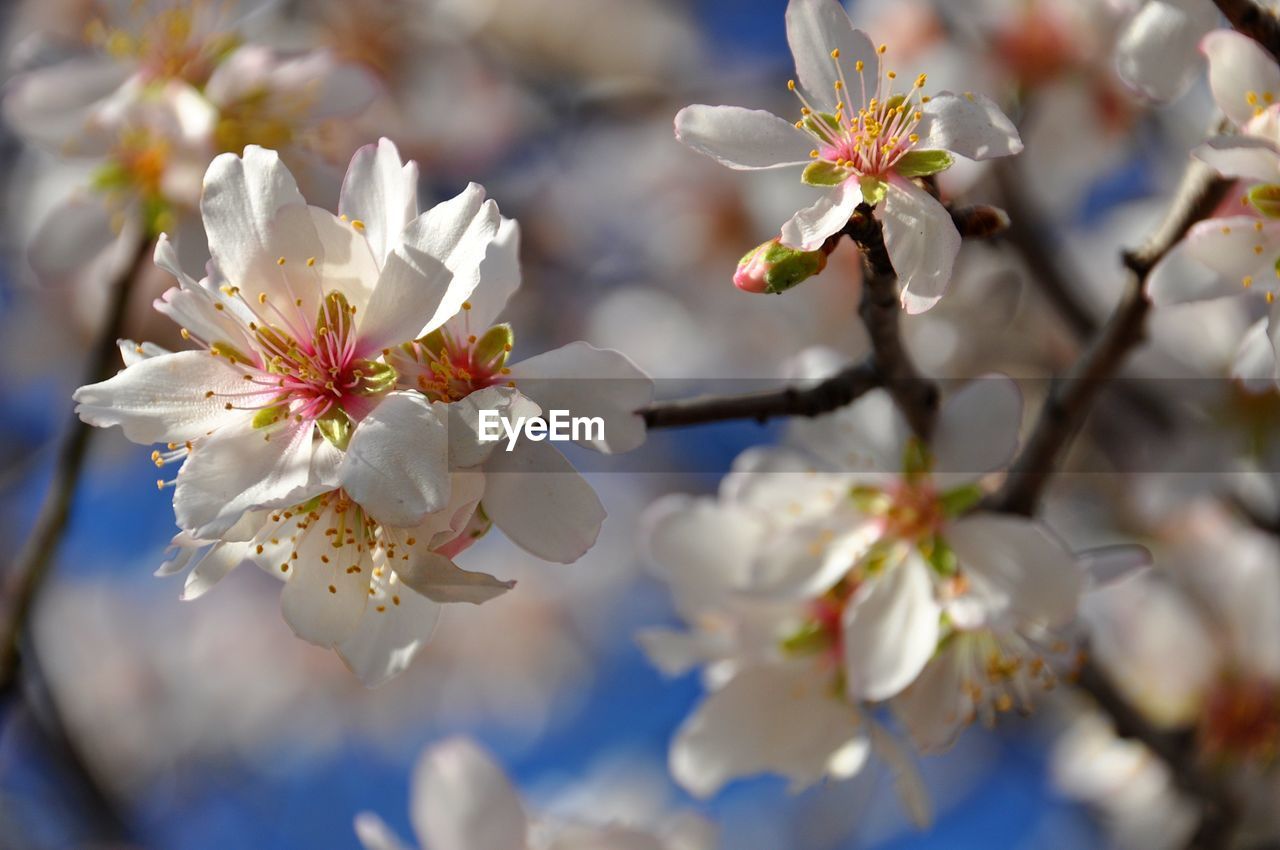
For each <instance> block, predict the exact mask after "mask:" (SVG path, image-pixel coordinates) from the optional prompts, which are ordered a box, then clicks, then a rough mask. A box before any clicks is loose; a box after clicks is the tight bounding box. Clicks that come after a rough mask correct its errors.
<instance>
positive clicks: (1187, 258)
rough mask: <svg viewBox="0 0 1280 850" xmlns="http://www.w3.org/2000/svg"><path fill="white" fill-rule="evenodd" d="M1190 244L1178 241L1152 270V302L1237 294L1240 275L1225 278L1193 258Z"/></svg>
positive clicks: (1163, 303)
mask: <svg viewBox="0 0 1280 850" xmlns="http://www.w3.org/2000/svg"><path fill="white" fill-rule="evenodd" d="M1208 223H1211V222H1208ZM1189 244H1190V243H1189V241H1188V239H1185V238H1184V239H1182V240H1181V241H1179V242H1178V243H1177V244H1175V245H1174V246H1173V247H1172V248H1171V249H1170V250H1169V252H1168V253H1167V254H1165V255H1164V257H1163V259H1161V260H1160V262H1158V263H1156V267H1155V268H1154V269H1152V270H1151V276H1150V277H1149V278H1148V280H1147V294H1148V295H1150V296H1151V303H1153V304H1155V305H1156V306H1158V307H1160V306H1169V305H1173V304H1186V303H1188V302H1191V301H1207V300H1209V299H1212V298H1221V297H1223V296H1226V295H1239V294H1240V292H1241V286H1240V278H1238V277H1237V278H1228V277H1225V276H1224V275H1221V274H1218V273H1217V272H1214V271H1212V270H1210V269H1209V268H1207V267H1206V266H1205V265H1204V264H1203V263H1201V262H1198V261H1196V260H1195V259H1194V258H1192V257H1191V255H1190V250H1189Z"/></svg>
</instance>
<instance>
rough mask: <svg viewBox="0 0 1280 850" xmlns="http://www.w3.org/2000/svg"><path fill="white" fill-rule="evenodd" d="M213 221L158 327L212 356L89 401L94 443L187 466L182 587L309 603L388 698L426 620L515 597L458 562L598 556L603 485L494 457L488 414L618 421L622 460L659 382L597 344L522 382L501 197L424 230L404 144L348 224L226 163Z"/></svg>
mask: <svg viewBox="0 0 1280 850" xmlns="http://www.w3.org/2000/svg"><path fill="white" fill-rule="evenodd" d="M202 209H203V213H204V220H205V224H206V228H207V231H208V234H209V242H210V247H211V250H212V253H213V261H212V262H211V263H210V265H209V275H208V276H207V277H206V278H204V279H203V280H200V281H198V282H197V281H196V280H195V279H194V278H192V277H190V276H188V275H186V274H185V273H184V272H183V271H182V270H181V269H180V268H179V267H178V264H177V262H176V259H175V257H174V255H173V249H172V245H171V244H170V243H169V242H168V241H167V240H166V239H164V238H163V237H162V238H161V240H160V242H159V244H158V246H157V262H158V263H159V264H160V265H161V266H162V267H163V268H165V269H166V270H168V271H169V272H170V273H172V274H173V275H174V276H175V277H177V278H178V281H179V285H178V286H177V287H174V288H173V289H170V290H169V291H168V292H166V293H165V295H164V296H163V297H162V298H160V299H158V300H157V302H156V307H157V309H158V310H160V311H161V312H162V313H165V314H166V315H168V316H169V317H170V318H172V319H174V320H175V321H176V322H178V323H179V324H180V326H181V327H182V329H183V336H184V337H185V338H187V339H190V340H191V341H193V342H195V343H196V344H197V345H198V346H199V348H197V349H194V350H188V351H180V352H172V353H171V352H166V351H163V350H160V349H158V348H156V347H155V346H145V345H137V346H135V347H134V348H133V349H132V350H130V349H129V348H128V346H127V345H126V346H123V350H124V351H125V352H126V363H127V364H128V365H127V366H126V368H125V369H124V370H123V371H121V372H120V373H119V374H117V375H116V376H115V377H113V378H111V379H108V380H107V381H104V382H102V383H99V384H94V385H90V386H87V387H82V388H81V389H80V390H78V391H77V392H76V395H75V398H76V401H77V402H78V406H77V412H78V413H79V414H80V416H81V417H82V418H83V419H84V420H85V421H86V422H89V423H90V424H94V425H99V426H110V425H120V426H121V427H122V429H123V430H124V432H125V436H127V437H128V438H129V439H132V440H134V441H135V442H141V443H155V442H164V443H166V449H165V450H163V451H161V450H157V451H155V452H154V453H153V455H152V457H153V459H154V460H155V462H156V464H157V465H158V466H164V465H166V464H169V463H173V462H179V461H180V462H182V467H181V469H180V470H179V472H178V475H177V477H176V478H175V479H174V480H173V481H172V482H163V481H162V482H161V486H162V487H164V486H167V484H168V483H172V484H174V486H175V489H174V510H175V513H176V515H177V519H178V523H179V525H180V526H181V527H182V528H183V533H182V534H180V535H179V536H178V537H177V538H175V541H174V542H175V545H176V546H177V548H178V555H177V556H176V557H175V558H174V559H173V561H172V562H171V563H170V565H169V566H168V567H166V568H165V570H164V571H165V572H176V571H178V570H181V569H183V568H185V567H188V566H189V567H190V570H191V571H190V573H189V575H188V579H187V589H186V591H185V595H186V596H188V597H193V596H197V595H199V594H200V593H202V592H203V591H204V590H207V589H208V587H211V586H212V585H213V584H214V583H216V582H217V581H218V580H219V579H220V578H221V577H222V576H223V575H225V574H226V573H227V572H228V571H230V570H231V569H232V568H234V567H235V566H237V565H238V564H240V563H242V562H244V561H253V562H256V563H258V564H259V566H261V567H263V568H264V569H267V570H268V571H271V572H273V573H274V574H276V575H277V576H278V577H280V578H283V579H285V580H286V581H287V584H286V587H285V591H284V593H283V596H282V606H283V610H284V615H285V619H286V620H288V622H289V624H290V625H291V626H292V627H293V629H294V631H295V632H296V633H297V634H298V635H299V636H300V637H302V638H304V639H306V640H309V641H312V642H314V643H318V644H321V645H324V646H333V647H335V648H337V650H338V651H339V653H340V654H341V655H342V656H343V658H344V659H345V660H346V661H347V662H348V664H349V665H350V666H351V667H352V669H354V670H355V671H356V672H357V673H358V674H359V675H360V676H361V677H362V678H363V679H365V680H366V681H369V682H371V683H372V682H377V681H381V680H382V679H384V678H386V677H387V676H390V675H392V674H394V673H395V672H398V671H399V670H400V669H402V668H403V666H404V665H405V664H406V663H407V662H408V659H409V658H410V657H411V656H412V654H413V651H414V650H415V649H416V648H417V647H418V646H419V645H421V644H422V643H424V642H425V641H426V639H427V638H428V637H429V636H430V632H431V627H432V625H433V623H434V620H435V613H434V612H435V609H434V606H433V604H432V603H431V602H429V601H428V600H434V601H436V602H452V601H468V602H473V603H479V602H483V601H485V600H487V599H490V598H492V597H493V596H495V595H497V594H499V593H501V592H502V591H504V590H506V589H507V588H508V587H510V584H509V583H505V582H500V581H498V580H497V579H494V578H493V577H492V576H488V575H485V574H483V573H470V572H466V571H463V570H461V569H459V568H458V567H457V566H456V565H455V564H454V563H453V561H452V558H453V556H455V555H456V554H458V553H460V552H461V551H462V550H463V549H465V548H466V547H467V546H468V545H469V544H470V542H471V541H472V540H473V539H474V538H475V537H478V536H479V535H481V534H483V533H484V532H485V531H487V530H488V528H489V525H490V524H496V525H497V526H498V527H499V528H501V529H503V531H504V532H506V533H507V535H508V536H509V537H511V539H512V540H513V541H515V542H516V543H517V544H519V545H521V546H522V547H524V548H525V549H527V550H528V551H530V552H531V553H533V554H535V555H538V556H539V557H543V558H546V559H550V560H558V561H563V562H569V561H573V560H576V559H577V558H578V557H579V556H581V555H582V554H583V553H584V552H585V551H586V550H587V549H589V548H590V547H591V545H592V544H593V543H594V542H595V539H596V535H597V534H598V532H599V528H600V523H601V522H602V520H603V518H604V511H603V508H602V507H601V506H600V502H599V500H598V499H597V498H596V495H595V493H594V491H593V490H592V489H591V487H590V485H588V484H587V483H586V482H585V481H584V480H583V479H582V477H581V476H580V475H578V473H576V472H575V471H574V470H573V469H572V467H571V466H570V465H569V463H568V461H567V460H566V459H565V458H564V456H563V455H561V454H560V453H559V451H558V450H557V449H555V448H554V447H552V446H549V445H544V444H542V443H537V442H531V441H520V442H519V443H518V444H517V446H516V447H515V449H514V450H512V451H504V450H497V451H495V447H496V445H497V444H496V443H492V442H490V443H487V444H486V443H481V442H480V441H479V440H478V439H477V425H478V412H479V411H480V410H482V409H488V410H496V411H498V412H500V413H502V414H504V415H510V416H512V417H515V416H530V415H537V414H539V413H540V412H541V411H542V409H543V408H542V407H540V406H539V404H538V402H541V403H542V404H544V405H546V406H547V409H565V410H569V411H572V412H573V413H574V414H576V415H591V416H599V417H600V418H601V419H602V420H604V422H605V428H604V432H603V436H601V437H599V438H596V439H594V440H591V441H589V445H591V446H592V447H593V448H596V449H598V450H601V451H624V450H628V449H631V448H634V447H635V446H636V445H638V444H639V443H640V442H641V441H643V439H644V436H645V435H644V425H643V422H642V420H641V419H640V417H639V416H638V415H637V414H636V413H635V411H636V410H638V409H639V408H640V407H642V406H643V405H644V404H646V403H647V402H648V401H649V399H650V398H651V396H652V391H653V387H652V382H651V381H650V380H649V379H648V378H647V377H646V376H645V375H644V374H643V373H641V372H640V371H639V370H638V369H636V368H635V367H634V366H633V365H632V364H631V362H630V361H629V360H627V359H626V358H624V357H623V356H622V355H620V354H617V353H616V352H611V351H603V350H599V349H595V348H592V347H591V346H588V345H585V344H583V343H574V344H571V345H568V346H565V347H564V348H561V349H557V350H555V351H551V352H547V353H545V354H542V355H538V356H536V357H533V358H530V359H528V360H525V361H522V362H520V363H517V364H515V365H513V366H507V365H505V364H506V362H507V357H508V354H509V352H510V350H511V347H512V341H513V338H514V337H513V334H512V332H511V329H510V328H509V327H508V326H506V325H495V326H491V324H492V322H493V321H494V320H495V319H496V317H497V314H498V312H499V311H500V310H501V308H502V305H503V303H504V302H505V300H506V298H507V297H508V296H509V295H510V294H511V292H513V291H514V290H515V288H516V287H517V286H518V284H519V267H518V261H517V257H516V252H517V249H518V229H517V228H516V225H515V224H514V222H511V221H509V220H506V219H503V218H502V217H501V215H500V214H499V212H498V209H497V206H496V204H494V202H493V201H491V200H485V197H484V190H483V189H482V188H480V187H479V186H477V185H475V184H472V185H471V186H470V187H469V188H468V189H467V190H465V191H464V192H463V193H462V194H460V195H459V196H457V197H456V198H454V199H452V200H450V201H446V202H445V203H442V204H440V205H438V206H436V207H435V208H433V209H431V210H429V211H427V212H426V213H423V214H421V215H419V214H418V199H417V168H416V166H415V165H414V164H412V163H410V164H408V165H405V164H404V163H403V162H402V161H401V160H400V157H399V154H398V153H397V152H396V149H395V147H394V145H392V144H391V143H390V142H388V141H386V140H383V141H382V142H381V143H380V144H379V145H377V146H370V147H368V148H365V149H363V150H361V151H360V152H359V153H358V154H357V156H356V157H355V159H354V160H353V162H352V165H351V169H350V171H349V172H348V176H347V181H346V183H345V185H344V190H343V197H342V201H341V204H340V207H339V209H340V210H341V211H342V212H341V215H338V216H335V215H333V214H332V213H329V212H327V211H325V210H322V209H319V208H317V207H309V206H307V205H306V203H305V201H304V200H303V198H302V195H301V193H300V192H299V191H298V188H297V186H296V184H295V183H294V182H293V179H292V176H291V175H290V173H289V171H288V169H286V168H285V167H284V165H283V164H281V162H280V160H279V157H278V156H277V155H276V154H275V153H274V152H271V151H267V150H265V149H262V148H258V147H256V146H250V147H249V148H247V149H246V151H245V155H244V156H243V157H237V156H235V155H232V154H225V155H223V156H221V157H219V158H218V159H217V160H215V161H214V163H213V165H212V166H211V167H210V170H209V174H208V175H207V176H206V180H205V192H204V197H203V200H202ZM232 281H234V283H233V282H232ZM477 331H479V333H477ZM533 399H537V402H535V401H534V400H533ZM451 435H452V439H451ZM466 470H470V471H469V472H468V471H466ZM482 498H483V504H481V499H482ZM401 584H403V585H405V586H407V587H409V588H411V589H412V590H414V591H416V593H409V594H405V593H400V592H398V591H397V588H398V586H399V585H401ZM410 603H412V604H410ZM410 609H412V610H410Z"/></svg>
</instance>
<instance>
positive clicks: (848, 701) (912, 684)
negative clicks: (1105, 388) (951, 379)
mask: <svg viewBox="0 0 1280 850" xmlns="http://www.w3.org/2000/svg"><path fill="white" fill-rule="evenodd" d="M1020 416H1021V397H1020V395H1019V393H1018V390H1017V387H1016V386H1015V385H1014V384H1013V382H1012V381H1010V380H1008V379H1007V378H1003V377H998V376H996V377H993V376H987V377H985V378H981V379H978V380H975V381H973V382H972V383H970V384H969V385H967V386H965V387H964V388H962V389H961V390H959V391H958V392H956V393H955V394H954V395H952V396H951V397H950V398H948V399H947V400H946V402H945V404H944V405H943V407H942V410H941V412H940V415H939V419H938V425H937V433H936V437H935V439H934V442H933V445H932V448H931V449H927V448H925V446H924V444H923V443H922V442H921V441H920V440H919V439H918V438H916V437H914V436H912V435H911V433H910V431H909V429H908V427H907V425H906V423H905V421H904V420H903V419H902V417H901V415H900V414H899V413H898V411H897V409H896V407H895V406H894V404H893V402H892V400H891V399H890V397H889V395H888V394H887V393H886V392H883V391H875V392H872V393H869V394H867V395H866V396H863V397H862V398H861V399H859V400H858V401H856V402H855V403H854V404H852V405H850V406H848V407H846V408H844V409H842V410H840V411H837V412H835V413H833V414H829V415H826V416H822V417H819V418H818V419H815V420H812V421H807V422H806V421H797V422H795V423H793V426H792V436H793V442H794V443H795V444H796V447H797V449H798V450H796V449H783V450H761V451H758V452H749V453H748V454H746V455H744V456H743V457H742V458H740V459H739V462H738V464H737V465H736V466H735V471H734V473H733V474H732V475H731V476H729V478H728V479H726V482H725V484H724V486H722V488H721V495H720V498H719V499H718V500H711V499H701V500H697V501H692V502H690V501H688V500H683V499H682V500H680V501H678V502H676V503H674V504H670V503H669V504H667V505H665V506H659V507H657V508H655V515H654V518H653V520H652V525H651V528H650V538H651V540H650V547H651V550H652V554H653V559H654V560H655V561H656V562H657V563H658V564H660V565H661V567H662V570H663V575H664V577H666V578H667V579H668V580H669V581H671V582H672V583H673V584H674V585H675V586H676V588H677V599H678V600H679V601H680V603H681V608H682V613H683V614H684V615H685V617H686V619H688V620H689V621H690V622H691V623H694V624H696V627H697V630H696V631H695V632H694V633H693V634H692V635H688V636H685V635H679V634H672V633H668V632H656V633H655V632H650V633H647V634H646V635H645V636H644V637H643V640H644V642H645V645H646V648H647V649H648V650H649V652H650V654H651V656H653V657H654V658H655V660H656V662H657V663H658V664H659V666H661V667H663V669H666V670H669V671H671V672H679V671H680V670H682V669H688V668H690V667H692V666H695V665H697V664H699V663H705V664H709V665H711V666H710V667H709V668H708V669H709V672H710V673H712V685H713V687H715V688H716V689H715V691H714V693H713V694H712V695H711V696H710V697H709V698H708V699H707V701H706V703H704V705H703V706H702V707H701V708H700V709H699V710H698V712H697V713H696V714H695V716H694V717H693V718H691V719H690V720H689V721H688V722H687V723H686V724H685V726H684V727H683V728H682V730H681V733H680V734H679V735H678V736H677V741H676V744H675V746H674V748H673V752H672V766H673V771H674V772H675V773H676V776H677V778H681V779H682V781H683V782H684V783H685V784H686V785H688V786H690V787H691V788H693V789H695V790H699V791H701V792H702V793H711V792H713V791H714V790H715V789H716V788H718V787H719V785H720V784H722V783H723V782H724V781H725V780H726V779H728V778H732V777H733V776H739V775H744V774H748V773H753V772H759V771H761V770H774V771H778V772H781V773H783V774H785V775H787V776H790V777H791V778H792V779H793V781H795V782H796V783H797V784H799V785H804V784H807V783H809V782H813V781H815V780H816V779H818V778H820V777H821V776H823V775H824V774H836V775H841V774H843V775H847V774H848V773H851V772H852V771H853V770H856V768H857V767H859V766H860V760H859V759H861V758H864V757H865V755H866V752H867V750H868V735H869V734H870V733H868V732H867V728H868V727H867V720H866V718H865V716H863V715H862V714H861V713H860V712H859V710H858V708H857V706H858V705H860V704H863V703H874V702H881V701H885V700H890V699H894V698H895V697H896V698H898V699H897V700H896V702H895V706H896V708H897V709H898V712H899V715H900V717H901V719H902V720H903V722H904V723H905V725H906V726H907V728H908V730H909V731H911V732H912V734H913V737H914V738H915V739H916V741H917V742H918V743H919V744H920V745H921V746H922V748H924V749H938V748H942V747H944V746H946V745H947V744H949V743H950V742H951V740H952V739H953V738H954V736H955V734H956V732H957V731H958V730H959V729H960V727H961V726H963V725H964V724H965V723H966V722H968V721H970V720H972V719H974V717H977V716H981V717H985V718H988V719H990V718H992V717H994V715H995V714H996V713H997V712H1000V711H1006V710H1008V709H1010V708H1012V707H1014V706H1015V705H1016V706H1019V707H1021V708H1029V707H1030V704H1031V702H1032V699H1033V692H1034V691H1035V690H1038V689H1040V688H1042V687H1045V686H1049V685H1051V684H1052V683H1053V681H1054V679H1055V673H1054V671H1053V669H1052V666H1051V665H1050V664H1049V663H1048V662H1049V661H1051V660H1053V656H1056V655H1059V654H1061V653H1062V652H1064V651H1065V649H1066V646H1065V645H1064V644H1061V643H1060V641H1059V639H1058V637H1057V635H1056V632H1057V631H1058V630H1061V629H1062V628H1064V627H1065V626H1067V625H1068V624H1070V623H1071V622H1072V621H1073V620H1074V618H1075V615H1076V606H1077V601H1078V597H1079V594H1080V591H1081V587H1082V583H1083V578H1082V571H1081V569H1080V568H1079V567H1078V566H1077V564H1076V561H1075V559H1074V558H1073V557H1072V556H1071V554H1070V553H1069V552H1067V551H1066V550H1065V549H1064V548H1063V546H1062V545H1061V544H1060V543H1059V542H1058V541H1057V540H1056V539H1055V538H1054V537H1053V536H1052V535H1051V534H1050V533H1049V532H1048V531H1047V530H1046V529H1045V528H1044V527H1043V526H1041V525H1040V524H1039V523H1037V522H1035V521H1033V520H1029V519H1024V518H1022V517H1016V516H1002V515H991V514H985V513H982V512H977V513H972V512H970V511H971V510H972V508H973V507H974V506H975V505H976V504H977V502H978V501H979V499H980V498H981V495H982V490H981V489H980V488H979V486H978V484H977V482H978V481H979V479H981V478H982V477H983V476H985V475H986V474H988V473H990V472H993V471H995V470H998V469H999V468H1001V467H1002V466H1003V465H1004V464H1005V463H1007V462H1008V461H1009V460H1010V459H1011V457H1012V455H1013V452H1014V449H1015V447H1016V444H1017V434H1018V426H1019V422H1020ZM707 600H710V602H708V601H707ZM725 612H728V614H726V613H725ZM726 679H727V680H726ZM766 706H769V707H766ZM779 716H785V717H794V718H797V722H796V723H795V724H778V723H776V722H775V720H774V718H777V717H779ZM801 718H803V719H801ZM872 728H874V727H872ZM879 737H880V738H881V739H883V736H879ZM876 740H877V736H875V735H871V737H870V741H871V742H875V741H876ZM879 749H881V750H883V749H884V748H879ZM855 755H856V756H857V758H854V756H855ZM900 773H901V771H900ZM908 800H910V797H908Z"/></svg>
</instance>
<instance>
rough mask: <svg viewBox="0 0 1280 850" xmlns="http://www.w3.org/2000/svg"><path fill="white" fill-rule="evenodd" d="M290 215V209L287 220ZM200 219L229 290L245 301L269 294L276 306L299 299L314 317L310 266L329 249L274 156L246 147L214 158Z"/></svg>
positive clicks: (315, 299) (304, 311)
mask: <svg viewBox="0 0 1280 850" xmlns="http://www.w3.org/2000/svg"><path fill="white" fill-rule="evenodd" d="M285 210H291V211H290V212H289V213H287V214H285V215H283V216H282V212H284V211H285ZM200 213H201V216H202V217H203V219H204V226H205V231H206V233H207V234H208V237H209V252H210V253H211V254H212V255H213V260H214V262H215V263H216V264H217V266H218V269H219V270H220V271H221V272H222V274H223V275H224V276H225V277H226V278H227V280H228V281H229V282H230V283H231V285H233V286H238V287H240V288H241V290H242V291H243V292H244V296H245V297H246V298H249V299H253V298H258V297H260V296H261V295H266V296H267V297H268V298H269V299H271V300H272V301H274V302H275V303H276V304H278V305H287V304H290V303H292V302H293V301H295V300H296V299H301V300H302V302H303V304H302V306H301V307H300V308H299V309H301V310H302V315H304V316H308V317H310V316H314V315H315V306H316V304H317V303H318V301H319V287H317V286H316V285H315V281H314V276H313V275H311V274H310V273H309V270H308V269H307V267H306V261H307V259H308V258H310V257H319V256H321V255H322V254H323V247H324V246H323V245H322V244H321V243H320V239H319V237H318V236H317V235H316V232H315V227H314V226H313V225H312V224H311V219H310V214H309V213H307V208H306V202H305V201H304V200H303V198H302V193H301V192H299V191H298V184H297V183H296V182H295V181H294V179H293V175H292V174H290V173H289V169H287V168H285V166H284V165H283V163H281V162H280V157H279V155H278V154H277V153H276V152H275V151H269V150H266V149H264V148H260V147H258V146H257V145H249V146H248V147H246V148H245V149H244V156H243V157H238V156H236V155H235V154H230V153H225V154H222V155H221V156H219V157H217V158H216V159H214V161H213V162H212V163H211V164H210V165H209V170H208V172H207V173H206V174H205V178H204V194H203V196H202V197H201V200H200ZM282 257H283V258H284V259H285V262H286V265H284V266H280V265H279V262H278V261H279V259H280V258H282Z"/></svg>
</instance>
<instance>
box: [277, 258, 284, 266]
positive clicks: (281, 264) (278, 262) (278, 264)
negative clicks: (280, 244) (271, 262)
mask: <svg viewBox="0 0 1280 850" xmlns="http://www.w3.org/2000/svg"><path fill="white" fill-rule="evenodd" d="M276 265H277V266H283V265H284V257H281V258H280V259H278V260H276Z"/></svg>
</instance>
